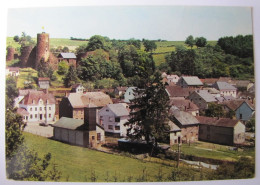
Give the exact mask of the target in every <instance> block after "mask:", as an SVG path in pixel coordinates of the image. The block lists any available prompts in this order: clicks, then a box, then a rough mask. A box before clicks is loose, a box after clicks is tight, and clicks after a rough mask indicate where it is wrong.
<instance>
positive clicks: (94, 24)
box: [7, 6, 252, 41]
mask: <svg viewBox="0 0 260 185" xmlns="http://www.w3.org/2000/svg"><path fill="white" fill-rule="evenodd" d="M42 27H44V29H42ZM42 31H45V32H46V33H49V34H50V37H51V38H70V37H76V38H90V37H91V36H93V35H102V36H107V37H109V38H110V39H130V38H136V39H142V38H145V39H163V40H174V41H178V40H185V39H186V38H187V37H188V36H189V35H193V36H194V37H201V36H203V37H205V38H206V39H207V40H218V39H219V38H220V37H223V36H236V35H239V34H241V35H247V34H252V17H251V8H250V7H224V6H83V7H76V6H74V7H55V8H54V7H47V8H11V9H8V17H7V36H10V37H13V36H15V35H19V36H20V35H21V33H22V32H25V33H26V34H27V35H30V36H31V37H36V35H37V33H41V32H42Z"/></svg>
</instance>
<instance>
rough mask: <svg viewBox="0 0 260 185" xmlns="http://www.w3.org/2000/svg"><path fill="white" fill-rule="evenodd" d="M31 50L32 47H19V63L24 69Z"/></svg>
mask: <svg viewBox="0 0 260 185" xmlns="http://www.w3.org/2000/svg"><path fill="white" fill-rule="evenodd" d="M32 50H33V47H32V46H23V47H21V56H20V61H21V66H22V67H26V66H27V63H28V59H29V56H30V54H31V52H32Z"/></svg>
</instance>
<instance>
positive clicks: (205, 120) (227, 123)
mask: <svg viewBox="0 0 260 185" xmlns="http://www.w3.org/2000/svg"><path fill="white" fill-rule="evenodd" d="M196 118H197V120H198V121H199V122H200V124H204V125H213V126H218V127H234V126H235V125H236V124H237V123H238V122H239V120H234V119H229V118H216V117H214V118H213V117H205V116H196Z"/></svg>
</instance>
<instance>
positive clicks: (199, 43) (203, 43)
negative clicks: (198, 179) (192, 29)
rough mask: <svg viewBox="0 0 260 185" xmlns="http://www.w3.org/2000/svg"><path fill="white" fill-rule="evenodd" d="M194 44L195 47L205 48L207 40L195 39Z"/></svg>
mask: <svg viewBox="0 0 260 185" xmlns="http://www.w3.org/2000/svg"><path fill="white" fill-rule="evenodd" d="M195 44H196V46H197V47H205V46H206V45H207V39H206V38H204V37H197V38H196V39H195Z"/></svg>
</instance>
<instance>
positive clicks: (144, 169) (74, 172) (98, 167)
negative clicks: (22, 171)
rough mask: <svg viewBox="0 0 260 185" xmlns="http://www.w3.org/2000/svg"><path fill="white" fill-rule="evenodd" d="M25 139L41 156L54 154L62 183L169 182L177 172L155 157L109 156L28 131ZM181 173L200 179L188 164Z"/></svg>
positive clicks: (173, 164)
mask: <svg viewBox="0 0 260 185" xmlns="http://www.w3.org/2000/svg"><path fill="white" fill-rule="evenodd" d="M24 136H25V144H26V145H27V146H28V147H29V148H30V149H32V150H34V151H36V152H37V153H38V155H39V156H40V157H43V156H44V155H45V154H46V153H47V152H50V153H51V155H52V162H54V163H55V164H56V165H57V168H58V170H59V171H61V172H62V177H61V179H60V181H70V182H87V181H92V180H93V176H95V178H96V181H98V182H124V181H127V182H130V181H131V182H136V181H169V179H168V177H169V176H170V175H171V173H172V171H173V170H175V169H176V167H175V166H176V162H175V161H171V162H170V163H168V165H167V163H166V162H162V161H161V160H159V159H155V158H151V159H149V158H146V159H145V160H140V159H135V158H132V157H131V156H130V155H126V154H122V155H119V154H108V153H103V152H100V151H96V150H91V149H88V148H82V147H79V146H71V145H68V144H65V143H61V142H58V141H54V140H51V139H47V138H43V137H40V136H36V135H32V134H29V133H26V132H24ZM169 164H171V165H172V166H170V165H169ZM180 170H182V171H183V172H184V171H185V172H187V174H189V173H191V171H192V174H193V175H192V178H193V179H192V180H200V179H199V178H200V175H199V173H200V172H199V170H197V169H193V168H191V167H189V166H188V165H185V164H182V165H181V167H180ZM187 174H186V175H185V176H187ZM185 176H184V177H182V178H181V179H183V180H185V179H186V180H189V179H187V178H190V177H191V176H189V177H185ZM91 178H92V180H91ZM190 180H191V179H190Z"/></svg>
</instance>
